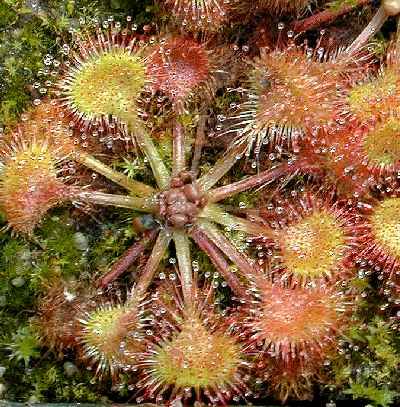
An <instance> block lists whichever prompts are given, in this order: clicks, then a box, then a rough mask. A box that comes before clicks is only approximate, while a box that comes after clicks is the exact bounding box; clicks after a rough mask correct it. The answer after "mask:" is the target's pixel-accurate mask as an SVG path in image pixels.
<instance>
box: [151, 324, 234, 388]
mask: <svg viewBox="0 0 400 407" xmlns="http://www.w3.org/2000/svg"><path fill="white" fill-rule="evenodd" d="M238 351H239V349H238V347H237V346H236V345H235V344H234V343H233V341H232V340H231V339H230V338H229V337H227V336H223V335H220V334H213V333H210V332H208V331H207V329H206V328H205V327H204V326H203V325H202V324H201V323H200V322H198V321H196V320H189V321H187V322H186V323H185V324H184V325H183V327H182V330H181V332H180V333H179V334H177V335H176V336H175V337H174V338H173V339H171V340H170V341H168V342H166V343H163V344H162V345H161V346H160V348H159V349H158V352H157V355H156V360H155V363H154V371H155V373H156V375H157V376H158V379H159V380H161V381H163V382H165V383H168V384H170V385H174V386H175V388H185V387H191V388H194V389H196V390H200V389H207V388H214V387H220V386H224V384H226V383H229V382H230V381H231V380H232V378H233V375H234V374H235V372H236V368H237V365H238V362H239V360H238V358H237V356H236V355H237V354H238V353H239V352H238Z"/></svg>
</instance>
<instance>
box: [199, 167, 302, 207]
mask: <svg viewBox="0 0 400 407" xmlns="http://www.w3.org/2000/svg"><path fill="white" fill-rule="evenodd" d="M298 168H299V165H298V164H296V163H293V164H290V165H289V164H286V163H285V164H280V165H278V166H277V167H275V168H272V169H269V170H266V171H263V172H260V173H259V174H256V175H252V176H250V177H248V178H245V179H243V180H241V181H237V182H234V183H232V184H229V185H225V186H223V187H219V188H215V189H212V190H211V191H208V193H207V200H208V202H210V203H214V202H218V201H221V200H222V199H226V198H229V197H230V196H233V195H236V194H238V193H240V192H243V191H246V190H247V189H250V188H254V187H257V186H260V185H263V184H267V183H269V182H272V181H274V180H275V179H277V178H279V177H281V176H284V175H288V174H291V173H293V172H294V171H295V170H297V169H298Z"/></svg>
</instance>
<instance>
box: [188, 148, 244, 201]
mask: <svg viewBox="0 0 400 407" xmlns="http://www.w3.org/2000/svg"><path fill="white" fill-rule="evenodd" d="M244 150H245V144H242V145H239V146H237V147H236V148H232V149H231V150H230V151H229V152H228V153H227V154H225V155H224V156H223V157H221V158H220V159H219V160H218V161H217V162H216V163H215V165H214V166H213V167H212V168H211V169H210V171H208V172H207V174H205V175H203V176H202V177H201V178H199V179H198V180H197V183H196V185H197V187H198V188H199V190H200V191H201V192H203V193H204V192H206V191H208V190H209V189H210V188H212V187H213V186H214V185H215V184H216V183H217V182H218V181H219V180H220V179H221V178H222V177H223V176H224V175H225V174H226V173H227V172H228V171H229V170H230V169H231V168H232V167H233V166H234V165H235V163H236V162H237V161H238V156H241V155H242V154H243V153H244Z"/></svg>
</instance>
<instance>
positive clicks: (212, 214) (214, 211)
mask: <svg viewBox="0 0 400 407" xmlns="http://www.w3.org/2000/svg"><path fill="white" fill-rule="evenodd" d="M198 216H199V217H200V218H205V219H209V220H212V221H213V222H215V223H219V224H220V225H224V226H226V227H228V228H231V229H232V230H240V231H242V232H245V233H246V234H248V235H253V236H257V235H263V236H270V235H271V233H270V230H269V229H268V228H267V227H266V226H262V225H259V224H258V223H254V222H250V221H249V220H247V219H242V218H239V217H238V216H235V215H231V214H230V213H228V212H225V211H224V210H223V209H221V208H220V207H219V206H217V205H213V204H208V205H207V206H206V207H205V208H204V209H203V210H202V211H201V212H200V213H199V215H198Z"/></svg>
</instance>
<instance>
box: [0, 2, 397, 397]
mask: <svg viewBox="0 0 400 407" xmlns="http://www.w3.org/2000/svg"><path fill="white" fill-rule="evenodd" d="M158 3H159V4H160V5H161V6H162V7H161V9H162V10H163V12H164V13H170V14H171V15H173V16H174V18H176V22H175V23H177V24H175V25H173V24H171V26H170V27H168V26H167V27H164V28H163V29H159V28H155V27H156V26H155V25H151V24H149V25H146V26H145V27H144V28H143V29H142V28H141V27H138V26H136V25H135V24H132V18H128V19H127V21H125V22H120V21H118V19H117V18H114V17H109V18H108V20H107V21H104V22H103V23H102V24H101V27H100V25H97V26H96V27H94V28H93V29H91V27H90V24H89V25H88V27H87V28H84V29H83V30H80V31H75V32H73V33H72V34H73V38H72V41H71V43H68V44H66V43H65V44H64V45H63V46H62V50H63V54H64V55H63V56H62V57H61V58H60V62H58V61H57V64H56V65H57V69H58V71H57V72H56V74H53V76H54V78H53V80H52V81H51V82H52V83H48V88H47V91H46V92H44V93H47V95H46V97H43V98H42V99H41V100H40V99H35V102H34V103H33V104H32V106H31V107H30V108H29V109H28V111H27V112H26V113H25V114H24V115H23V117H21V121H20V123H19V124H18V125H17V126H14V127H13V126H9V128H6V129H5V131H4V135H3V139H2V141H1V146H0V160H1V164H2V167H1V172H0V208H1V209H2V211H3V212H4V214H5V218H6V229H7V230H6V231H5V232H4V233H6V234H9V235H10V236H12V238H13V239H16V240H18V239H20V240H21V241H26V242H31V243H29V244H31V245H32V246H35V247H36V249H35V250H37V251H38V252H39V251H43V253H46V256H47V257H46V261H47V263H48V270H47V272H48V273H50V274H51V273H53V274H51V278H49V279H48V281H44V280H46V278H44V277H43V278H42V280H43V281H42V284H41V286H40V289H38V293H37V300H36V305H37V311H35V315H34V316H32V318H30V319H29V323H30V324H31V326H32V327H33V328H32V329H34V330H36V331H37V332H38V336H39V337H40V338H41V339H40V340H41V344H40V346H42V347H43V348H44V349H46V352H48V353H46V356H45V357H46V358H47V357H48V355H49V354H50V355H54V358H55V360H58V361H62V362H63V363H64V362H65V360H66V359H68V362H69V363H71V362H70V360H72V361H73V363H74V366H75V367H76V369H77V370H78V371H79V370H88V374H89V375H90V379H89V384H88V385H93V386H98V387H99V388H103V389H104V388H105V387H107V386H108V389H112V393H107V394H109V397H110V398H113V397H114V396H113V395H112V394H114V395H116V394H117V396H115V399H116V400H124V401H126V400H131V399H134V400H135V401H137V402H150V403H156V404H165V403H166V404H168V405H178V404H179V403H182V404H183V405H190V404H193V403H208V404H211V405H226V404H227V403H231V402H233V403H238V402H244V403H252V402H254V400H256V399H257V398H259V397H275V398H278V399H279V400H280V401H282V402H286V401H287V400H292V399H293V400H298V399H305V398H311V397H313V390H314V388H316V387H317V386H318V389H319V390H320V391H321V392H325V393H324V394H331V395H332V394H334V392H335V391H336V390H337V389H336V388H335V385H337V386H338V389H340V385H339V384H333V383H339V382H340V381H339V379H338V380H336V382H335V381H334V380H332V375H335V374H338V373H337V370H338V369H339V367H338V366H342V365H341V363H342V364H343V363H350V362H349V359H350V357H349V358H347V359H346V358H345V356H343V354H344V353H345V352H344V351H343V343H345V342H346V341H348V340H349V337H350V336H351V335H352V334H353V335H354V337H355V338H356V339H355V340H360V341H361V339H359V338H358V337H356V335H355V333H354V331H353V330H354V327H360V330H362V329H364V327H365V326H366V325H367V324H368V321H369V319H368V318H370V317H368V316H367V315H366V311H365V310H368V312H372V315H373V316H374V317H375V316H376V315H378V316H379V317H382V318H386V319H387V321H389V322H390V324H393V325H392V326H395V324H396V321H397V319H396V318H398V311H397V308H398V305H399V302H400V299H399V274H400V269H399V267H400V264H399V260H398V256H399V253H400V252H399V250H400V245H399V243H398V240H399V239H400V237H399V233H398V231H399V230H400V219H398V218H399V216H397V214H398V210H399V208H400V204H399V202H398V200H399V199H400V198H399V192H398V191H399V186H398V174H397V172H398V159H397V158H398V157H397V153H398V148H397V143H396V141H397V139H396V137H397V136H398V133H399V130H400V126H399V125H398V113H399V112H398V110H399V106H398V103H399V100H400V93H399V86H398V69H397V65H398V61H397V59H398V57H397V52H398V41H399V40H398V38H397V37H396V36H394V37H393V40H392V42H391V44H390V46H389V51H388V54H387V56H385V57H382V58H381V59H379V58H378V57H376V56H375V55H374V53H373V51H371V50H367V49H366V44H367V42H368V40H369V38H370V37H371V35H367V34H365V33H364V34H363V33H362V34H361V35H360V36H359V37H357V38H356V39H354V42H353V43H349V45H348V46H347V47H341V48H338V49H337V48H334V49H325V48H323V47H322V46H320V45H321V41H322V37H321V38H319V39H318V40H317V43H316V45H315V46H314V45H312V44H311V42H312V41H311V40H310V41H309V40H308V39H306V40H304V38H302V39H300V38H299V36H296V35H294V33H293V32H291V31H288V32H286V30H285V29H284V25H283V23H279V24H277V28H276V37H275V38H273V37H272V36H271V38H270V39H269V41H270V42H271V41H272V43H273V42H274V41H275V43H274V45H273V46H268V47H261V48H260V49H256V50H252V52H251V53H248V52H247V50H246V46H240V47H239V46H238V45H237V43H236V42H235V40H234V39H233V38H232V35H230V36H229V35H227V36H224V35H223V33H224V32H225V31H224V30H228V31H229V30H230V29H232V27H236V26H238V25H239V22H238V16H239V15H240V14H241V13H242V12H243V10H245V9H246V10H248V15H257V13H258V11H257V10H259V11H260V13H263V15H265V16H270V18H276V19H277V20H276V21H279V19H280V18H284V19H287V18H289V16H291V15H293V16H302V17H304V16H306V15H311V16H312V13H313V12H316V8H317V7H319V6H318V5H317V4H316V3H317V2H313V1H297V2H288V1H278V0H275V1H256V2H253V3H252V4H248V2H244V1H241V0H230V1H218V0H213V1H202V2H198V1H196V2H191V1H164V2H161V1H159V2H158ZM396 4H397V3H396V2H385V1H383V2H382V5H381V6H380V8H379V9H378V12H377V15H378V17H379V18H380V20H379V21H380V22H381V23H382V24H383V21H384V20H385V19H386V18H387V17H388V16H392V15H395V14H396V13H397V11H396V10H397V9H396ZM318 10H319V9H318ZM319 11H321V10H319ZM310 13H311V14H310ZM167 15H169V14H167ZM304 18H306V17H304ZM376 19H377V17H376V16H375V17H373V19H372V22H371V24H376V27H378V25H379V24H378V22H377V21H376ZM96 21H98V20H96ZM242 23H243V24H245V23H247V20H245V19H244V20H243V22H242ZM95 25H96V24H95ZM289 27H290V25H289ZM379 27H380V26H379ZM367 28H368V27H367ZM368 30H371V28H368ZM228 31H227V32H228ZM369 34H371V33H369ZM304 35H305V37H307V34H306V33H305V34H304ZM321 35H325V36H326V35H327V34H326V33H325V34H321ZM237 42H238V43H239V42H240V40H237ZM223 54H225V58H224V57H223ZM228 54H229V55H230V56H234V58H233V59H232V60H230V61H229V64H228V58H227V57H226V55H228ZM254 55H255V56H254ZM220 56H221V58H220ZM64 213H68V214H69V216H71V217H72V219H73V222H72V224H73V225H76V227H77V228H78V230H77V232H76V233H75V234H74V235H73V239H74V242H75V243H77V244H79V247H80V248H79V250H80V251H81V255H82V258H84V257H85V256H87V258H88V259H89V260H88V262H87V264H86V265H85V267H84V270H76V274H74V275H73V273H71V270H70V269H68V270H69V271H68V273H67V272H65V271H64V269H63V268H64V267H65V264H66V262H65V261H64V260H63V259H62V258H61V257H60V255H59V254H57V253H56V251H55V250H54V249H53V248H54V247H55V246H54V238H53V240H49V241H46V239H45V238H44V230H46V225H47V222H48V219H49V218H50V220H51V221H55V222H57V221H58V220H59V219H63V216H64V215H63V214H64ZM69 227H70V226H68V227H66V230H67V229H68V228H69ZM90 233H93V234H94V235H93V238H89V237H86V236H89V235H90ZM10 239H11V237H10ZM85 239H87V240H85ZM96 239H99V240H101V242H100V244H98V243H96V242H95V241H96ZM103 242H104V247H101V246H102V244H103ZM118 242H119V245H118V244H117V243H118ZM121 242H122V243H121ZM91 245H92V246H93V248H92V246H91ZM94 247H95V248H94ZM46 251H49V252H50V254H49V255H48V254H47V252H46ZM96 253H100V254H101V255H99V256H98V258H96ZM35 255H36V256H38V254H35ZM33 262H34V263H35V262H38V260H37V259H35V260H34V261H33ZM77 264H78V263H77ZM55 269H56V270H57V272H56V273H55V272H54V270H55ZM361 269H362V270H361ZM364 269H367V271H365V270H364ZM49 270H50V271H49ZM361 271H362V272H361ZM372 291H373V293H374V294H373V300H372V299H371V300H370V299H369V298H367V297H368V295H367V294H366V293H368V292H372ZM369 300H370V301H369ZM370 319H371V318H370ZM36 331H35V332H36ZM346 343H347V342H346ZM9 349H11V348H10V347H9ZM25 360H26V358H25ZM346 361H347V362H346ZM335 369H336V370H335ZM351 374H352V373H349V375H351ZM340 377H342V376H340ZM0 379H1V378H0ZM352 380H353V378H352V377H351V376H349V379H348V383H350V384H349V385H351V383H352ZM110 383H111V385H110ZM386 385H387V383H386V382H385V386H386ZM341 386H343V387H345V386H344V385H343V384H341ZM107 391H108V390H107ZM329 392H330V393H329ZM354 396H355V397H357V396H356V395H355V394H354ZM393 399H394V396H393Z"/></svg>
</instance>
